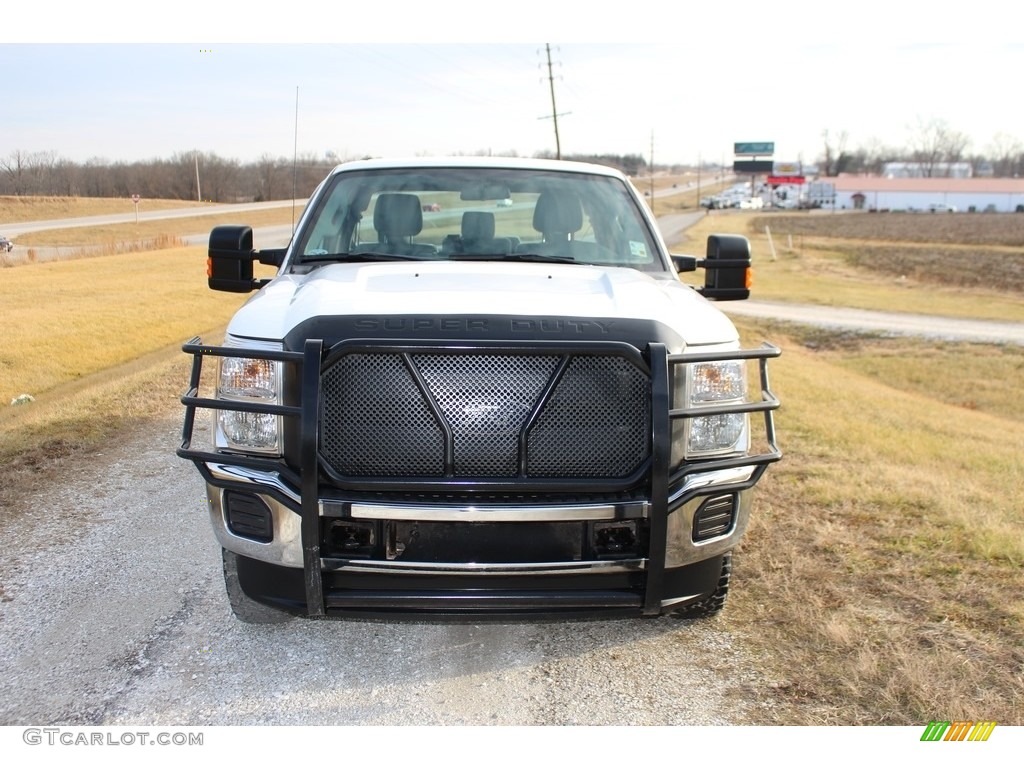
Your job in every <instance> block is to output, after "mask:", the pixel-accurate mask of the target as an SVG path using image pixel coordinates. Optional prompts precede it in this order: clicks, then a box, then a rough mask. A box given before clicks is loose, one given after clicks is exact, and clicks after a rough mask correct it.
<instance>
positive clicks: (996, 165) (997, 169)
mask: <svg viewBox="0 0 1024 768" xmlns="http://www.w3.org/2000/svg"><path fill="white" fill-rule="evenodd" d="M986 154H987V155H988V158H987V159H988V161H989V162H990V163H992V172H993V174H994V175H996V176H1001V177H1004V178H1007V177H1016V176H1020V175H1021V172H1022V171H1024V145H1022V144H1021V142H1020V139H1017V138H1014V137H1013V136H1010V135H1008V134H1005V133H997V134H996V135H995V136H994V137H993V138H992V142H991V143H990V144H989V147H988V150H987V153H986Z"/></svg>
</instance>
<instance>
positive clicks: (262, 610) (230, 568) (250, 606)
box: [221, 549, 292, 624]
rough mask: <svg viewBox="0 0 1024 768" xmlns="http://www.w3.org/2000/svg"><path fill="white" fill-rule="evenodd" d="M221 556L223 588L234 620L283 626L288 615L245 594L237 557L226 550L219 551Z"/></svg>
mask: <svg viewBox="0 0 1024 768" xmlns="http://www.w3.org/2000/svg"><path fill="white" fill-rule="evenodd" d="M221 555H222V557H223V560H224V587H225V588H226V590H227V593H228V602H229V603H231V612H232V613H233V614H235V618H236V619H238V620H239V621H244V622H245V623H246V624H284V623H285V622H287V621H290V620H291V618H292V617H291V615H290V614H287V613H285V612H284V611H279V610H277V609H275V608H271V607H270V606H269V605H264V604H263V603H258V602H256V601H255V600H253V599H252V598H251V597H249V596H248V595H247V594H245V592H243V591H242V585H241V583H240V582H239V581H238V561H239V557H238V555H236V554H235V553H234V552H229V551H228V550H226V549H221Z"/></svg>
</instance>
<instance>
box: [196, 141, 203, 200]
mask: <svg viewBox="0 0 1024 768" xmlns="http://www.w3.org/2000/svg"><path fill="white" fill-rule="evenodd" d="M196 202H197V203H201V202H203V194H202V192H200V190H199V150H198V149H197V150H196Z"/></svg>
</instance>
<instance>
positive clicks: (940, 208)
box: [928, 203, 956, 213]
mask: <svg viewBox="0 0 1024 768" xmlns="http://www.w3.org/2000/svg"><path fill="white" fill-rule="evenodd" d="M928 210H929V211H931V212H932V213H956V206H955V205H946V204H945V203H932V204H931V205H929V206H928Z"/></svg>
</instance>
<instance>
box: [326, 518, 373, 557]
mask: <svg viewBox="0 0 1024 768" xmlns="http://www.w3.org/2000/svg"><path fill="white" fill-rule="evenodd" d="M326 539H327V542H326V543H327V550H328V552H329V553H330V554H331V555H332V556H333V557H372V556H373V552H374V549H375V547H376V546H377V531H376V525H375V524H374V523H372V522H371V523H365V522H360V521H356V520H333V521H331V522H330V523H329V524H328V526H327V536H326Z"/></svg>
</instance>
